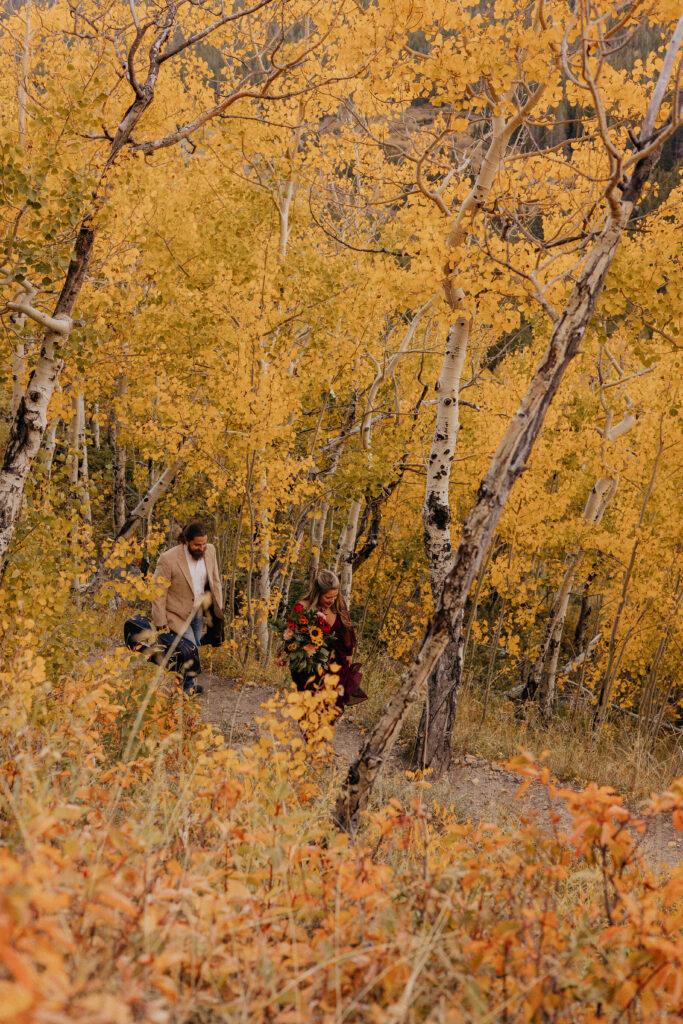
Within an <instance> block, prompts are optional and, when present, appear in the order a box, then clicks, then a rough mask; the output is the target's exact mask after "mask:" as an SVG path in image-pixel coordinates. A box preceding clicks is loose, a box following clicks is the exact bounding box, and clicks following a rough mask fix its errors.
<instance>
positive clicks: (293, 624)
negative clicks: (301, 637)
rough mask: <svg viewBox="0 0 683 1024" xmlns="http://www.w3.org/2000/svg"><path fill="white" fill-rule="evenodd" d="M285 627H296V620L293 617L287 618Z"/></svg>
mask: <svg viewBox="0 0 683 1024" xmlns="http://www.w3.org/2000/svg"><path fill="white" fill-rule="evenodd" d="M287 629H296V622H295V621H294V619H288V620H287Z"/></svg>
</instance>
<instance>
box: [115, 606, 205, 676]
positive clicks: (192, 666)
mask: <svg viewBox="0 0 683 1024" xmlns="http://www.w3.org/2000/svg"><path fill="white" fill-rule="evenodd" d="M123 639H124V642H125V644H126V647H128V649H129V650H131V651H143V652H144V653H146V654H147V658H148V660H149V661H151V662H152V663H153V664H154V665H162V664H163V663H164V659H165V658H166V654H167V652H168V650H169V648H170V647H171V646H172V645H173V642H174V640H175V639H176V635H175V633H157V631H156V629H155V628H154V626H153V625H152V623H151V622H150V621H149V619H146V618H145V616H144V615H133V616H132V617H131V618H130V619H126V621H125V622H124V624H123ZM166 668H167V669H168V670H169V671H170V672H175V673H177V674H178V675H180V676H182V678H183V681H184V682H186V681H187V680H188V679H193V678H194V677H195V676H198V675H199V673H200V672H201V667H200V664H199V654H198V653H197V648H196V647H195V645H194V644H193V643H190V641H189V640H186V639H185V638H184V637H181V638H180V639H179V640H178V642H177V644H176V647H175V650H174V651H173V654H172V655H171V657H170V658H169V660H168V662H167V663H166Z"/></svg>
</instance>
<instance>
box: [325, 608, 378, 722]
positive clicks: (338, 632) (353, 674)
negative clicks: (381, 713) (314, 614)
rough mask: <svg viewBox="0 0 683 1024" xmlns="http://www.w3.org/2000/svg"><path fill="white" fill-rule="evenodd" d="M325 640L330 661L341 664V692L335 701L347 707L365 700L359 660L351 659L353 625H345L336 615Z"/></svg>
mask: <svg viewBox="0 0 683 1024" xmlns="http://www.w3.org/2000/svg"><path fill="white" fill-rule="evenodd" d="M327 642H328V645H329V647H330V652H331V653H330V661H331V662H332V661H336V662H337V664H339V665H341V672H340V673H339V684H340V686H341V687H342V692H341V693H340V694H339V699H338V701H337V703H338V704H339V706H340V707H348V706H349V705H351V704H360V703H361V701H364V700H367V699H368V695H367V693H365V692H364V691H363V690H362V689H361V685H360V681H361V679H362V675H361V672H360V662H358V661H353V662H352V661H351V658H352V657H353V652H354V651H355V649H356V634H355V632H354V629H353V626H345V625H344V623H343V622H342V620H341V615H337V618H336V619H335V620H334V625H333V626H332V627H331V629H330V632H329V633H328V635H327Z"/></svg>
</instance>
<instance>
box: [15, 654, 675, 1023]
mask: <svg viewBox="0 0 683 1024" xmlns="http://www.w3.org/2000/svg"><path fill="white" fill-rule="evenodd" d="M160 678H161V676H160V674H159V672H157V671H155V670H153V669H152V668H151V667H150V666H148V665H146V664H144V663H142V664H141V663H140V662H139V660H138V659H135V658H134V657H131V656H130V655H128V654H127V653H123V652H122V651H117V652H115V653H113V654H109V655H106V656H103V657H101V658H100V659H98V660H95V661H92V662H90V663H88V664H85V665H82V666H81V667H80V669H79V671H78V673H75V672H72V673H70V674H68V673H65V674H63V675H62V676H61V677H60V678H59V679H58V680H57V679H53V678H52V677H51V676H50V674H49V673H48V672H47V671H46V664H45V662H44V661H43V660H42V659H41V658H40V657H37V656H35V655H33V654H32V653H31V652H30V651H29V650H25V651H23V652H18V651H17V652H15V654H14V655H13V657H12V660H11V662H9V661H7V660H6V661H5V663H4V664H3V666H2V673H1V674H0V742H1V746H0V759H1V764H2V775H1V783H0V881H1V886H0V893H1V895H0V947H1V954H0V955H1V957H2V963H3V968H2V974H1V975H0V1007H2V1010H1V1011H0V1020H9V1019H12V1020H16V1021H18V1022H23V1021H26V1022H34V1021H35V1022H45V1024H48V1022H49V1024H62V1022H63V1024H66V1022H67V1021H68V1022H69V1024H73V1022H79V1021H83V1022H86V1021H87V1022H88V1024H110V1022H112V1024H113V1022H116V1024H128V1022H133V1021H137V1020H144V1021H152V1022H159V1024H162V1022H166V1021H169V1022H171V1021H173V1022H188V1024H189V1022H190V1021H191V1022H193V1024H199V1022H204V1021H206V1022H209V1021H219V1020H220V1021H224V1020H230V1021H244V1022H247V1021H248V1022H250V1024H254V1022H257V1024H260V1022H273V1024H298V1022H302V1024H303V1022H308V1021H313V1022H321V1024H338V1022H343V1021H353V1022H365V1021H367V1022H369V1024H370V1022H371V1024H399V1022H404V1021H405V1022H418V1021H424V1020H429V1021H443V1022H448V1024H475V1022H476V1024H481V1022H483V1021H491V1022H493V1021H503V1020H508V1021H513V1022H516V1021H545V1022H558V1024H560V1022H567V1024H569V1022H572V1024H574V1022H582V1021H586V1022H588V1021H590V1022H593V1021H598V1020H600V1021H638V1020H648V1021H652V1020H657V1021H664V1022H666V1021H671V1022H673V1021H676V1020H679V1019H680V1013H681V1011H682V1010H683V982H682V978H683V938H682V937H681V924H682V923H683V909H682V906H681V897H682V895H683V872H681V871H680V870H678V871H675V872H672V873H671V874H670V875H666V876H661V877H655V876H654V875H653V874H651V873H650V872H649V871H648V870H647V868H646V866H645V865H644V864H642V863H641V862H640V861H639V860H638V857H637V854H636V851H635V846H634V832H636V831H638V830H641V831H642V830H643V829H644V828H645V827H646V822H647V821H648V820H650V816H654V815H657V814H659V813H669V812H670V811H673V813H674V818H675V823H676V824H677V825H678V826H679V827H681V826H683V783H681V782H680V781H679V782H678V783H675V784H673V785H672V786H671V787H670V789H669V791H668V792H667V793H665V794H664V795H663V796H662V797H660V798H657V799H656V800H654V801H653V802H652V803H651V805H650V807H649V808H648V810H647V812H646V814H645V815H644V819H643V822H638V821H637V820H636V819H635V818H634V816H633V815H632V813H631V812H629V811H628V810H627V809H625V808H624V807H623V805H622V803H621V801H620V800H619V798H618V797H616V796H615V795H614V794H613V793H612V792H611V791H610V790H608V789H605V788H598V787H596V786H595V785H591V786H589V787H588V788H587V789H586V790H584V791H583V792H581V793H574V792H571V791H558V792H559V795H560V796H561V797H562V798H563V799H564V800H565V802H566V804H567V806H568V808H569V810H570V812H571V815H572V819H573V825H572V827H571V830H570V833H569V834H564V833H562V832H560V831H559V830H557V831H555V832H552V831H551V832H550V833H544V832H542V831H540V830H539V829H538V828H537V827H528V826H526V827H522V828H520V829H518V830H516V831H511V832H509V833H505V832H503V831H501V830H499V829H496V828H494V827H492V826H485V827H484V826H482V827H481V828H476V827H472V826H469V825H462V824H461V823H459V822H458V821H457V819H456V816H455V815H454V814H453V813H452V812H451V811H447V810H439V809H438V808H433V807H429V808H428V807H427V805H426V803H425V801H424V800H423V793H422V788H421V785H420V784H419V782H416V784H415V786H414V787H413V789H412V794H409V793H408V792H406V798H405V799H404V800H403V802H401V801H399V800H398V799H397V798H392V799H390V800H389V801H388V802H387V804H386V806H384V807H382V808H381V809H380V810H378V811H375V812H373V813H370V814H368V815H366V818H365V821H364V825H363V828H362V830H361V832H360V834H359V835H357V836H355V837H354V838H353V839H350V838H349V837H347V836H346V835H344V834H339V833H337V832H336V831H335V829H334V828H333V827H332V825H331V824H330V810H331V806H332V797H333V795H334V794H333V792H332V791H331V782H330V773H329V771H328V770H327V765H328V763H329V739H330V737H331V735H332V730H331V727H330V716H329V714H328V711H327V709H328V708H329V697H327V696H326V695H325V694H322V695H311V694H297V693H292V692H289V693H282V694H279V695H277V696H276V697H274V698H272V699H271V700H270V701H269V702H268V704H267V705H266V706H265V707H264V715H263V722H262V725H263V726H264V727H263V728H262V730H261V737H260V739H259V740H258V742H257V743H255V744H253V745H252V746H250V747H245V748H242V749H240V750H233V749H230V748H228V746H227V745H226V743H225V741H224V739H223V737H222V736H221V735H220V734H218V733H217V732H215V731H214V730H213V729H212V728H211V727H209V726H202V725H201V723H200V722H199V721H198V718H197V711H196V705H195V703H194V702H191V701H186V700H185V699H184V698H183V697H182V695H181V694H180V693H179V692H178V691H177V690H173V689H172V688H171V687H161V688H160V686H159V682H160ZM333 682H334V680H332V683H333ZM515 767H516V770H517V771H520V772H521V773H522V774H523V775H524V776H526V778H527V779H528V780H532V779H536V780H537V781H539V782H540V783H541V784H543V785H545V786H547V787H548V788H549V790H550V791H551V792H555V790H554V788H553V786H552V784H551V782H550V772H549V771H548V768H540V767H538V766H537V765H536V764H535V763H534V762H533V760H532V759H531V758H529V757H520V758H518V759H517V761H516V762H515ZM555 827H556V828H557V827H558V823H557V822H556V823H555Z"/></svg>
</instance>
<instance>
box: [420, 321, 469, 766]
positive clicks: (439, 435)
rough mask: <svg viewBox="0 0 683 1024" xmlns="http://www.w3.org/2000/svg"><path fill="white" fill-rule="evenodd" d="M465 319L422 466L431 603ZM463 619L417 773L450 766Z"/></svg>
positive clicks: (445, 521)
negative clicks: (424, 462) (424, 484)
mask: <svg viewBox="0 0 683 1024" xmlns="http://www.w3.org/2000/svg"><path fill="white" fill-rule="evenodd" d="M469 334H470V319H469V317H467V316H465V315H464V314H461V315H460V316H458V317H457V318H456V321H455V323H454V324H453V325H452V327H451V328H450V330H449V332H448V339H447V343H446V351H445V353H444V360H443V365H442V367H441V374H440V376H439V379H438V381H437V383H436V394H437V414H436V426H435V429H434V437H433V439H432V449H431V452H430V454H429V464H428V467H427V484H426V488H425V500H424V505H423V506H422V525H423V527H424V542H425V550H426V552H427V560H428V563H429V582H430V585H431V590H432V597H433V600H434V605H435V606H436V605H437V604H438V601H439V598H440V597H441V590H442V587H443V581H444V579H445V578H446V576H447V575H448V572H449V570H450V568H451V564H452V561H453V548H452V545H451V510H450V481H451V464H452V462H453V458H454V455H455V447H456V444H457V442H458V433H459V431H460V405H459V392H460V380H461V377H462V369H463V366H464V363H465V355H466V353H467V343H468V340H469ZM462 665H463V638H462V617H461V619H460V623H459V625H458V627H457V629H456V630H455V632H454V635H453V639H452V640H451V641H450V643H449V644H448V647H447V648H446V650H445V651H444V653H443V656H442V657H441V659H440V661H439V664H438V665H437V667H436V669H435V670H434V672H433V673H432V674H431V675H430V677H429V682H428V684H427V699H426V701H425V704H424V707H423V709H422V716H421V719H420V724H419V727H418V735H417V744H416V747H415V755H414V760H415V763H416V764H417V765H418V766H419V767H420V768H422V769H424V768H432V769H433V771H435V772H436V773H437V774H442V773H443V772H444V771H445V770H447V768H448V765H449V762H450V748H451V735H452V733H453V726H454V724H455V712H456V700H457V692H458V688H459V686H460V680H461V678H462Z"/></svg>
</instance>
